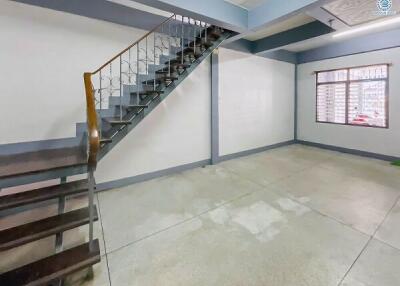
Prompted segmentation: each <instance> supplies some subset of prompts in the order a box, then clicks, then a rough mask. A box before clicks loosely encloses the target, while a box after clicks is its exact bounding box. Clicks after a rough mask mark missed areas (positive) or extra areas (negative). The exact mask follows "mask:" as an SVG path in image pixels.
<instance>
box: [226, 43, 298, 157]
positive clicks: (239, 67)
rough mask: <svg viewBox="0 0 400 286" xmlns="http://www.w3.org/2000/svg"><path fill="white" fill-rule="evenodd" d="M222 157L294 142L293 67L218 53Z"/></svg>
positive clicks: (245, 56)
mask: <svg viewBox="0 0 400 286" xmlns="http://www.w3.org/2000/svg"><path fill="white" fill-rule="evenodd" d="M219 62H220V66H219V84H220V86H219V115H220V116H219V120H220V127H219V132H220V153H221V154H220V155H227V154H231V153H237V152H241V151H245V150H250V149H254V148H258V147H264V146H268V145H272V144H276V143H280V142H285V141H289V140H293V136H294V132H293V129H294V70H295V68H294V65H293V64H290V63H285V62H280V61H276V60H270V59H266V58H263V57H258V56H254V55H249V54H246V53H242V52H237V51H233V50H228V49H220V52H219Z"/></svg>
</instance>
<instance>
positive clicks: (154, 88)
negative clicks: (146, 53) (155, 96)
mask: <svg viewBox="0 0 400 286" xmlns="http://www.w3.org/2000/svg"><path fill="white" fill-rule="evenodd" d="M153 38H154V51H153V53H154V81H153V91H155V90H156V75H157V74H156V71H157V69H156V31H154V33H153Z"/></svg>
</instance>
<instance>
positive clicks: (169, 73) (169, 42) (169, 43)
mask: <svg viewBox="0 0 400 286" xmlns="http://www.w3.org/2000/svg"><path fill="white" fill-rule="evenodd" d="M168 76H171V21H168Z"/></svg>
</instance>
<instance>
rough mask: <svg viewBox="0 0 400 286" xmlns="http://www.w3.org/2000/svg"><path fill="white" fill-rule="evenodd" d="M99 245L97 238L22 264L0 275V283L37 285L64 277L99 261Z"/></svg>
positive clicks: (16, 285) (23, 285)
mask: <svg viewBox="0 0 400 286" xmlns="http://www.w3.org/2000/svg"><path fill="white" fill-rule="evenodd" d="M100 259H101V258H100V247H99V241H98V240H97V239H95V240H93V242H92V248H91V249H90V245H89V243H85V244H82V245H79V246H77V247H74V248H71V249H68V250H65V251H63V252H60V253H58V254H55V255H52V256H49V257H46V258H44V259H41V260H39V261H35V262H33V263H30V264H27V265H24V266H22V267H20V268H17V269H14V270H11V271H9V272H6V273H3V274H1V275H0V285H4V286H6V285H7V286H28V285H29V286H39V285H48V283H50V282H52V281H54V280H56V279H61V278H64V277H66V276H67V275H69V274H71V273H74V272H77V271H79V270H82V269H85V268H88V267H90V266H91V265H94V264H96V263H98V262H100Z"/></svg>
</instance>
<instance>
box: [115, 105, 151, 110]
mask: <svg viewBox="0 0 400 286" xmlns="http://www.w3.org/2000/svg"><path fill="white" fill-rule="evenodd" d="M116 106H117V107H119V106H120V105H119V104H117V105H116ZM122 107H123V108H126V109H143V108H148V107H149V106H148V105H145V104H128V105H122Z"/></svg>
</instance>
